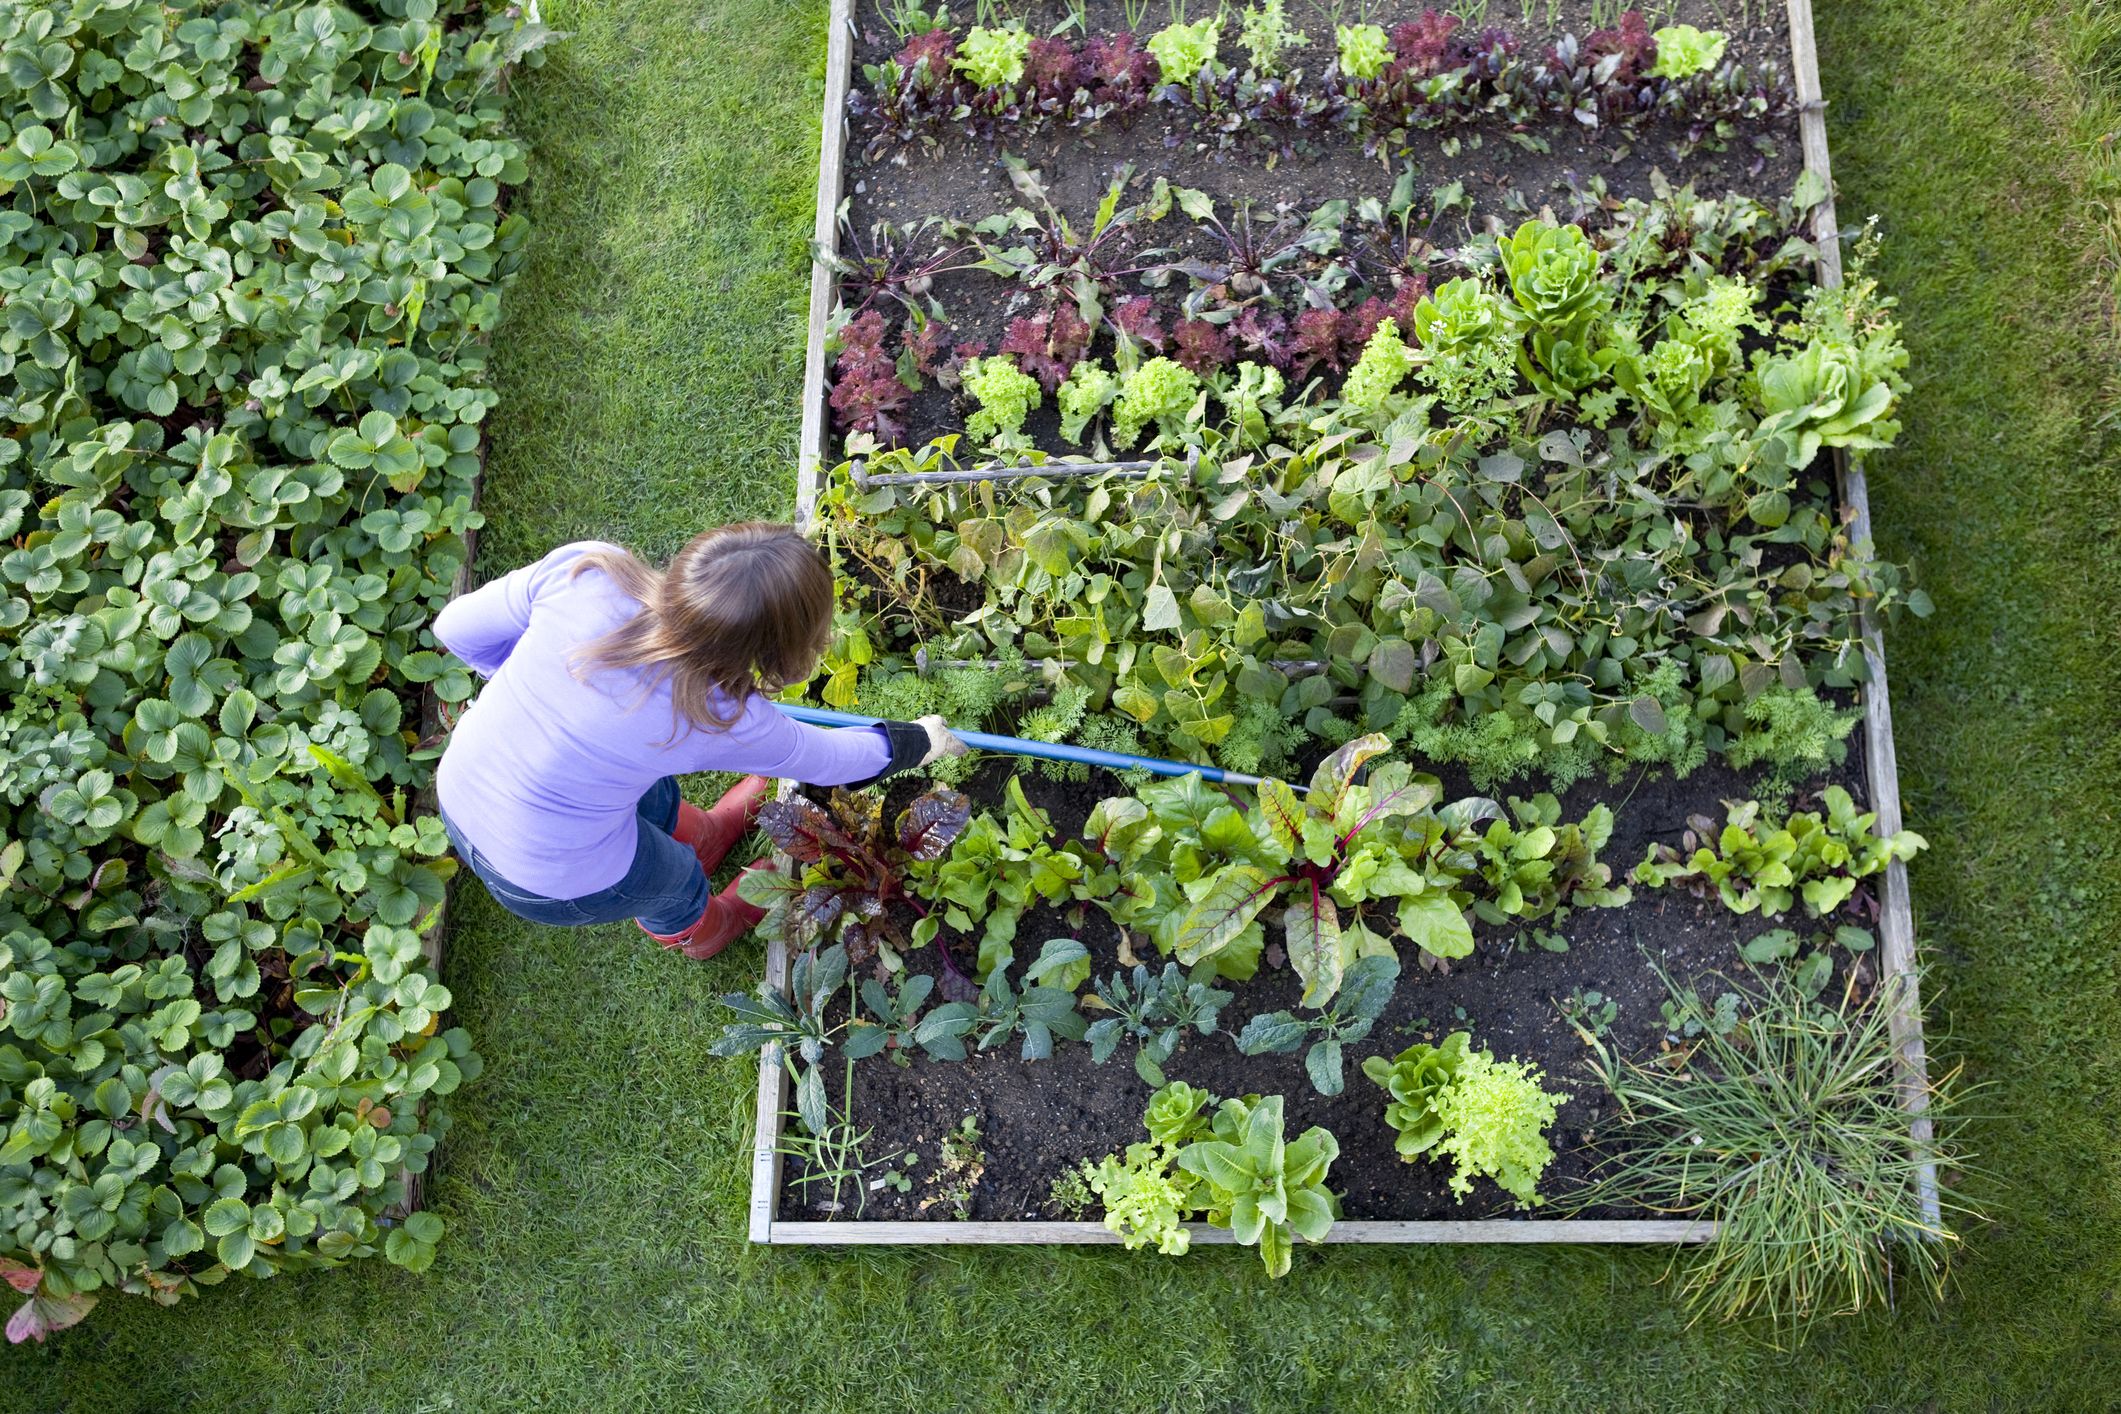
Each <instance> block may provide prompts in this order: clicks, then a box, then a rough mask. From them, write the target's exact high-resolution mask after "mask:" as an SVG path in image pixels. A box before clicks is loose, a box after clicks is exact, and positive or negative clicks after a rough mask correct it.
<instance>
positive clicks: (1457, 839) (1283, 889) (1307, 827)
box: [1119, 734, 1626, 1006]
mask: <svg viewBox="0 0 2121 1414" xmlns="http://www.w3.org/2000/svg"><path fill="white" fill-rule="evenodd" d="M1389 747H1390V741H1389V739H1388V738H1387V737H1385V736H1383V735H1382V734H1372V735H1369V736H1364V737H1360V738H1358V739H1356V740H1354V741H1352V742H1349V743H1348V744H1347V745H1345V746H1342V747H1341V748H1340V749H1339V750H1337V751H1335V752H1334V753H1333V754H1332V755H1331V756H1329V757H1327V758H1326V759H1325V760H1324V761H1322V762H1321V763H1319V766H1318V769H1317V770H1316V771H1315V772H1314V773H1313V775H1312V778H1311V784H1310V788H1309V790H1308V791H1307V792H1306V793H1304V794H1302V795H1299V794H1298V793H1297V792H1296V791H1295V789H1294V788H1292V787H1290V786H1289V785H1287V784H1285V783H1283V782H1279V781H1269V782H1267V783H1266V784H1265V785H1263V786H1262V787H1261V788H1260V791H1259V798H1258V805H1257V809H1256V810H1255V811H1251V812H1247V811H1246V810H1244V809H1242V808H1240V806H1239V805H1238V804H1237V803H1234V802H1232V801H1230V800H1228V799H1226V798H1223V797H1220V796H1217V795H1215V794H1214V793H1213V792H1209V791H1205V790H1203V789H1202V788H1201V787H1200V786H1199V785H1198V783H1197V781H1196V780H1195V778H1187V779H1186V780H1184V781H1181V782H1177V783H1173V784H1168V785H1160V786H1150V787H1147V788H1145V789H1144V791H1143V799H1144V801H1145V802H1147V803H1148V807H1149V810H1150V811H1151V813H1152V815H1153V816H1154V817H1155V819H1156V820H1157V823H1158V830H1159V835H1158V838H1157V840H1156V841H1155V849H1156V850H1157V855H1156V857H1157V858H1158V859H1159V860H1160V861H1162V862H1163V864H1164V868H1163V869H1161V870H1159V871H1158V873H1157V876H1156V880H1155V884H1154V889H1155V892H1154V894H1153V895H1152V896H1151V897H1150V898H1148V899H1147V900H1128V901H1126V904H1125V905H1124V906H1123V907H1122V909H1121V911H1120V915H1119V916H1121V917H1122V921H1125V920H1126V917H1127V915H1128V914H1129V913H1132V914H1135V915H1160V917H1159V918H1158V921H1157V923H1156V926H1155V932H1154V936H1155V938H1156V941H1157V943H1158V945H1159V946H1160V947H1162V948H1164V950H1166V951H1167V952H1169V953H1171V954H1172V955H1174V956H1175V957H1176V958H1177V959H1178V960H1179V961H1180V962H1181V963H1184V964H1185V965H1187V966H1193V965H1196V964H1199V963H1201V962H1204V961H1208V962H1214V963H1216V964H1217V965H1218V967H1220V968H1222V969H1223V970H1224V973H1225V975H1229V976H1238V977H1245V976H1249V975H1250V974H1251V970H1252V968H1253V967H1254V966H1256V964H1257V958H1258V955H1259V949H1260V946H1261V943H1262V929H1261V921H1260V920H1261V917H1262V915H1263V914H1265V913H1266V912H1267V910H1268V909H1269V908H1271V907H1273V906H1275V905H1277V904H1279V905H1280V921H1281V924H1282V936H1283V944H1284V947H1285V948H1286V950H1287V954H1288V957H1289V961H1290V964H1291V965H1292V966H1293V967H1294V968H1295V969H1296V973H1297V975H1298V976H1299V977H1301V978H1302V979H1303V982H1304V1004H1305V1005H1307V1006H1319V1005H1322V1004H1323V1003H1324V1002H1325V1001H1326V1000H1327V999H1329V998H1331V997H1332V996H1333V994H1334V993H1335V992H1337V991H1338V990H1339V989H1340V986H1341V980H1342V977H1343V975H1344V973H1345V971H1346V969H1347V968H1348V966H1349V965H1350V964H1352V963H1353V962H1354V960H1355V959H1356V958H1358V957H1361V956H1363V955H1365V954H1366V953H1377V952H1390V951H1391V950H1392V945H1391V943H1390V942H1389V938H1390V936H1391V935H1394V934H1397V935H1398V936H1402V937H1405V938H1406V939H1408V940H1409V941H1410V942H1411V943H1413V944H1414V945H1415V946H1416V948H1418V949H1419V950H1420V952H1421V953H1422V954H1424V955H1426V956H1428V957H1430V958H1433V959H1438V960H1448V959H1452V958H1461V957H1465V956H1466V955H1467V954H1469V953H1471V952H1472V950H1473V931H1472V925H1471V920H1470V919H1469V918H1468V917H1467V910H1468V909H1469V908H1476V907H1478V908H1479V909H1480V910H1481V912H1482V914H1483V916H1488V917H1491V918H1493V919H1496V920H1500V919H1503V918H1514V919H1527V920H1529V919H1533V918H1538V917H1543V916H1545V915H1546V914H1548V913H1551V912H1552V911H1553V910H1554V909H1556V908H1558V907H1561V906H1563V905H1564V904H1566V903H1572V902H1573V903H1581V904H1585V905H1605V904H1612V903H1617V902H1624V901H1625V899H1626V893H1625V891H1624V890H1615V889H1613V888H1612V887H1611V886H1610V871H1608V870H1607V869H1606V867H1605V866H1603V865H1601V864H1599V863H1598V862H1597V858H1596V848H1597V845H1598V844H1599V843H1602V842H1603V840H1604V838H1605V836H1606V834H1607V832H1609V830H1610V828H1611V815H1610V812H1600V813H1597V814H1595V815H1594V816H1593V817H1591V818H1589V819H1587V820H1586V822H1585V823H1584V825H1582V826H1570V827H1565V828H1564V829H1562V830H1556V829H1555V828H1554V827H1553V825H1551V824H1549V823H1546V820H1547V817H1548V816H1549V815H1550V814H1551V815H1554V816H1557V817H1558V808H1557V807H1554V806H1553V805H1552V802H1551V801H1547V802H1545V803H1543V804H1537V805H1532V806H1522V807H1521V809H1522V810H1523V811H1524V812H1525V813H1524V814H1522V815H1521V816H1520V823H1519V825H1517V826H1513V825H1511V824H1510V823H1509V822H1508V821H1507V820H1506V819H1505V818H1504V812H1503V809H1502V807H1501V806H1499V805H1497V804H1496V803H1495V802H1494V801H1490V800H1484V799H1478V798H1475V799H1468V800H1461V801H1457V802H1454V803H1452V804H1450V805H1446V806H1443V807H1441V808H1440V809H1438V808H1432V807H1435V806H1436V803H1437V801H1438V799H1439V797H1440V796H1441V794H1442V787H1441V786H1440V785H1439V783H1438V782H1437V781H1436V779H1435V778H1434V777H1431V776H1423V775H1417V774H1415V773H1414V772H1413V770H1412V769H1411V768H1410V767H1408V766H1407V765H1406V764H1405V763H1404V762H1386V763H1383V764H1381V765H1379V766H1377V767H1375V768H1373V769H1371V770H1370V771H1369V773H1368V778H1367V779H1366V780H1358V779H1357V774H1358V772H1360V771H1361V770H1362V768H1363V767H1364V766H1365V764H1366V763H1368V762H1369V761H1370V760H1371V759H1372V758H1374V757H1377V756H1380V755H1382V754H1383V753H1384V752H1385V751H1387V750H1388V749H1389ZM1483 822H1488V823H1487V828H1486V830H1485V831H1483V830H1482V829H1481V825H1482V823H1483ZM1343 910H1346V914H1345V916H1344V914H1343Z"/></svg>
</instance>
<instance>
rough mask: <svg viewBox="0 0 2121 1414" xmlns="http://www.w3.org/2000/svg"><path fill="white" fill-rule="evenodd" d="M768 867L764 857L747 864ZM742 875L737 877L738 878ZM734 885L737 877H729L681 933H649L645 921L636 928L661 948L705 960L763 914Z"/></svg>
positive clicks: (753, 926)
mask: <svg viewBox="0 0 2121 1414" xmlns="http://www.w3.org/2000/svg"><path fill="white" fill-rule="evenodd" d="M772 867H773V864H772V861H770V860H765V859H758V860H753V861H752V863H751V868H752V869H771V868H772ZM746 872H749V871H748V870H747V871H746ZM742 877H743V876H742V875H739V876H738V878H739V879H740V878H742ZM736 886H737V880H736V879H732V880H730V881H729V884H728V886H727V887H725V888H724V889H723V890H722V891H721V892H720V893H718V894H716V895H715V896H714V897H713V898H711V899H709V900H707V908H706V910H705V911H704V912H702V913H701V914H700V916H699V920H698V921H697V922H695V923H694V924H693V925H692V926H691V927H690V928H687V929H685V930H684V931H683V932H681V933H668V934H665V933H650V932H649V931H648V927H647V925H646V924H640V925H639V927H640V929H641V931H642V932H644V933H648V936H649V937H651V938H653V939H655V940H656V941H657V942H659V943H661V944H662V945H663V946H664V947H666V948H676V949H677V950H678V951H679V952H681V953H683V954H685V956H687V957H689V958H692V959H694V960H695V961H698V962H705V961H706V960H707V959H708V958H710V957H713V956H714V955H715V954H716V953H718V952H720V951H721V950H722V949H723V948H726V947H728V946H729V945H730V944H731V943H733V942H735V941H736V940H737V939H738V938H741V937H743V936H744V935H745V934H746V933H748V932H750V931H751V930H752V929H753V928H755V927H757V926H758V921H759V920H760V919H761V918H764V917H765V916H766V910H765V909H763V908H759V907H757V906H756V905H753V904H749V903H746V902H745V901H744V900H743V899H741V898H738V897H737V892H736Z"/></svg>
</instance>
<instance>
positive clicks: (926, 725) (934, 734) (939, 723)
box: [913, 717, 972, 766]
mask: <svg viewBox="0 0 2121 1414" xmlns="http://www.w3.org/2000/svg"><path fill="white" fill-rule="evenodd" d="M913 725H914V726H916V727H919V728H920V729H921V730H923V731H925V732H926V733H927V734H928V754H927V755H925V756H923V757H921V759H920V760H919V761H918V762H917V763H915V764H917V765H921V766H933V765H934V764H935V763H936V762H938V761H940V760H942V759H943V758H944V757H945V756H963V755H964V754H965V753H966V752H967V751H970V750H971V749H972V748H971V747H969V746H966V745H965V743H963V742H961V741H959V740H958V739H957V735H956V733H954V732H952V731H951V730H950V724H949V723H948V722H946V721H944V720H943V719H942V718H941V717H919V718H916V719H915V720H914V723H913Z"/></svg>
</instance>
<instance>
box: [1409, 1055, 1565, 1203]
mask: <svg viewBox="0 0 2121 1414" xmlns="http://www.w3.org/2000/svg"><path fill="white" fill-rule="evenodd" d="M1544 1078H1545V1077H1544V1076H1543V1075H1542V1074H1541V1073H1540V1070H1539V1068H1538V1067H1537V1066H1534V1065H1528V1064H1526V1063H1524V1062H1522V1061H1498V1060H1496V1059H1495V1058H1494V1057H1493V1056H1492V1055H1491V1054H1489V1053H1488V1052H1486V1051H1479V1052H1475V1053H1473V1054H1471V1055H1468V1056H1467V1057H1466V1058H1465V1061H1464V1063H1463V1064H1461V1065H1460V1066H1459V1069H1458V1073H1457V1075H1455V1076H1453V1077H1452V1079H1451V1082H1450V1084H1448V1085H1446V1086H1445V1087H1444V1089H1443V1092H1442V1094H1440V1095H1439V1096H1437V1098H1436V1100H1435V1110H1436V1117H1437V1119H1438V1120H1439V1121H1441V1123H1442V1125H1443V1130H1444V1132H1443V1135H1442V1137H1441V1138H1440V1139H1438V1140H1437V1143H1436V1153H1437V1157H1438V1158H1448V1159H1450V1160H1451V1161H1452V1163H1453V1165H1454V1167H1453V1170H1452V1173H1451V1191H1452V1192H1453V1193H1456V1194H1457V1195H1458V1196H1459V1197H1461V1198H1463V1197H1464V1196H1465V1195H1466V1194H1468V1193H1470V1192H1472V1191H1473V1180H1474V1179H1475V1178H1492V1179H1494V1180H1495V1181H1496V1182H1497V1183H1498V1184H1500V1185H1501V1186H1502V1187H1503V1188H1504V1189H1505V1190H1507V1191H1508V1192H1509V1194H1510V1195H1511V1196H1512V1197H1514V1198H1515V1199H1516V1200H1517V1201H1518V1202H1519V1203H1520V1204H1522V1205H1525V1206H1528V1207H1529V1206H1536V1205H1537V1204H1539V1203H1540V1202H1541V1201H1543V1200H1542V1199H1541V1198H1540V1197H1539V1194H1538V1192H1537V1188H1538V1184H1539V1176H1540V1175H1541V1174H1543V1173H1545V1172H1546V1168H1547V1165H1548V1164H1550V1163H1552V1162H1553V1161H1554V1149H1553V1146H1552V1145H1550V1144H1548V1143H1547V1138H1546V1130H1547V1128H1548V1126H1550V1125H1551V1124H1553V1123H1554V1116H1555V1114H1556V1113H1557V1112H1558V1111H1559V1110H1560V1109H1561V1106H1562V1104H1563V1102H1564V1101H1566V1100H1567V1098H1568V1097H1567V1096H1565V1095H1557V1094H1554V1093H1552V1092H1550V1091H1547V1090H1542V1089H1541V1088H1540V1081H1541V1080H1543V1079H1544Z"/></svg>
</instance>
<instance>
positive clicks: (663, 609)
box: [573, 521, 832, 738]
mask: <svg viewBox="0 0 2121 1414" xmlns="http://www.w3.org/2000/svg"><path fill="white" fill-rule="evenodd" d="M591 569H596V570H602V571H603V572H604V573H605V574H608V575H610V576H611V578H612V579H613V580H614V581H616V582H617V584H618V586H619V588H620V589H622V590H624V591H625V592H626V594H627V595H628V596H630V597H631V598H632V599H634V600H635V601H636V602H637V603H639V604H640V606H641V612H639V613H638V614H635V615H634V616H633V617H632V618H631V619H628V620H627V621H626V622H625V623H624V624H621V625H620V626H619V627H618V628H616V629H613V630H612V631H611V632H610V633H608V634H606V635H604V636H603V637H602V638H599V639H597V640H596V641H595V642H593V643H588V644H584V645H583V646H582V647H581V648H579V649H577V650H576V652H575V655H574V661H573V668H574V673H575V676H576V677H578V678H584V679H586V678H587V677H588V676H589V675H590V674H591V673H596V672H606V671H614V670H618V671H627V670H630V671H634V672H638V673H639V674H640V675H641V680H642V682H643V684H644V685H645V690H647V691H653V690H654V689H655V688H656V687H657V686H659V685H661V684H662V683H664V682H668V683H669V684H670V706H671V713H672V716H673V721H672V723H671V736H672V737H673V738H676V737H677V736H679V735H682V734H683V732H684V731H685V730H686V729H687V728H689V727H705V728H708V729H710V730H715V731H726V730H727V729H728V728H729V727H730V726H732V725H734V724H735V722H736V720H737V718H738V717H739V716H740V715H742V713H743V710H744V704H745V702H746V701H747V700H748V699H749V697H750V696H751V694H752V693H753V692H757V691H763V692H765V693H768V694H769V695H770V694H772V693H776V692H779V691H780V690H781V689H782V688H784V687H786V686H788V685H789V684H790V683H795V682H801V681H802V680H803V679H804V678H806V677H808V676H810V674H811V672H812V671H813V670H814V669H815V668H816V667H817V662H818V659H819V658H821V657H823V656H824V652H825V646H826V644H827V643H828V642H829V641H830V639H831V636H832V571H831V569H830V568H828V567H827V566H826V564H825V559H824V556H822V555H820V554H819V553H818V550H817V547H816V546H814V545H812V544H811V543H810V542H809V541H807V540H805V539H803V537H802V536H800V535H798V534H796V533H795V531H794V530H793V529H792V528H790V527H788V526H785V525H774V524H772V523H771V522H767V521H751V522H747V523H745V524H742V525H725V526H722V527H720V528H719V529H716V530H710V531H707V532H705V533H704V534H701V535H697V536H694V537H693V539H692V542H691V543H690V544H688V545H686V546H685V548H684V549H682V550H680V551H678V552H677V554H675V555H673V556H672V557H671V560H670V564H669V565H668V566H667V567H666V568H664V569H660V570H658V569H655V568H653V567H652V566H649V565H645V564H642V563H641V561H640V560H639V559H637V558H636V557H635V556H634V554H633V553H632V552H631V551H630V550H620V549H599V550H591V551H589V552H588V553H586V554H584V555H583V556H582V558H581V559H580V560H578V561H577V562H576V563H575V567H574V573H576V574H581V573H583V572H584V571H585V570H591Z"/></svg>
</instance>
